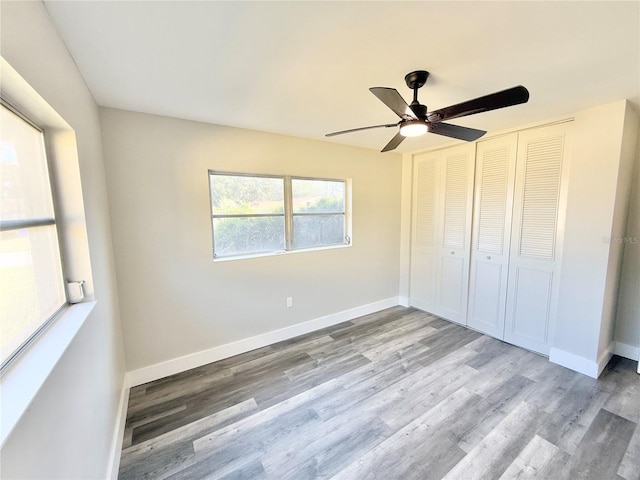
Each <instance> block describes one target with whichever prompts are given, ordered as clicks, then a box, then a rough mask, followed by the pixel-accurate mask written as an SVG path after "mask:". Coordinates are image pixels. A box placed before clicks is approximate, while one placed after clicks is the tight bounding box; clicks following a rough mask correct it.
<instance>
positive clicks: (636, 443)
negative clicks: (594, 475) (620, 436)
mask: <svg viewBox="0 0 640 480" xmlns="http://www.w3.org/2000/svg"><path fill="white" fill-rule="evenodd" d="M618 475H620V477H622V478H624V479H625V480H640V425H637V424H636V429H635V430H634V432H633V436H632V437H631V440H630V441H629V445H628V447H627V451H626V452H625V454H624V456H623V457H622V461H621V462H620V467H618Z"/></svg>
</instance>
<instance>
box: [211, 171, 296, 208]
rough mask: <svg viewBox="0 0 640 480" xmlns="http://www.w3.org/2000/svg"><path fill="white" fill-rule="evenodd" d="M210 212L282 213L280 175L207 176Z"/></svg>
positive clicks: (282, 192)
mask: <svg viewBox="0 0 640 480" xmlns="http://www.w3.org/2000/svg"><path fill="white" fill-rule="evenodd" d="M209 178H210V182H211V211H212V212H213V214H214V215H235V214H260V213H283V212H284V181H283V179H282V178H266V177H244V176H234V175H215V174H211V175H210V176H209Z"/></svg>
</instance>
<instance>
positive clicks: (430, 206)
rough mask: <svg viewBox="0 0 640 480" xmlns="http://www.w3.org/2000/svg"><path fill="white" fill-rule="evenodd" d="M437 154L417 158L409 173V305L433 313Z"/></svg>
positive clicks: (437, 197)
mask: <svg viewBox="0 0 640 480" xmlns="http://www.w3.org/2000/svg"><path fill="white" fill-rule="evenodd" d="M440 156H441V155H440V153H439V152H435V153H430V154H423V155H418V156H416V157H415V159H414V161H415V163H414V172H413V220H412V225H413V228H412V239H411V280H410V304H411V305H412V306H414V307H417V308H420V309H422V310H426V311H428V312H434V311H435V308H436V307H435V303H436V302H435V291H436V287H435V285H436V267H437V262H436V250H437V245H436V238H437V231H438V228H437V226H438V221H439V218H440V216H439V213H438V212H439V210H438V209H439V193H438V192H439V188H440V186H439V182H440V165H439V162H440Z"/></svg>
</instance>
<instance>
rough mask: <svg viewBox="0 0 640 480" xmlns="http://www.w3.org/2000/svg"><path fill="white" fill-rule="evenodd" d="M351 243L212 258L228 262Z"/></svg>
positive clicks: (304, 251) (311, 250)
mask: <svg viewBox="0 0 640 480" xmlns="http://www.w3.org/2000/svg"><path fill="white" fill-rule="evenodd" d="M351 245H352V244H348V245H327V246H326V247H313V248H299V249H297V250H278V251H277V252H265V253H250V254H248V255H233V256H228V257H216V258H214V259H213V261H214V263H218V262H229V261H232V260H245V259H247V258H262V257H277V256H279V255H291V254H293V253H306V252H319V251H323V250H336V249H340V248H349V247H351Z"/></svg>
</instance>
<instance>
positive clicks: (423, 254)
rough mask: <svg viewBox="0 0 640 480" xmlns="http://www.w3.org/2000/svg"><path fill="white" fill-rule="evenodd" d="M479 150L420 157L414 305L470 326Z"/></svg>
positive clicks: (416, 181) (470, 147)
mask: <svg viewBox="0 0 640 480" xmlns="http://www.w3.org/2000/svg"><path fill="white" fill-rule="evenodd" d="M474 162H475V145H474V144H465V145H461V146H458V147H453V148H448V149H446V150H438V151H435V152H430V153H425V154H422V155H416V156H415V163H414V179H413V205H414V208H413V228H412V242H411V245H412V249H411V259H412V260H411V280H410V285H411V301H412V304H413V305H414V306H415V307H417V308H420V309H422V310H425V311H428V312H430V313H433V314H435V315H438V316H440V317H443V318H446V319H447V320H451V321H453V322H457V323H461V324H466V310H467V293H468V281H467V278H468V276H469V253H470V248H469V247H470V243H469V242H470V237H471V205H472V201H473V171H474Z"/></svg>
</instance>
